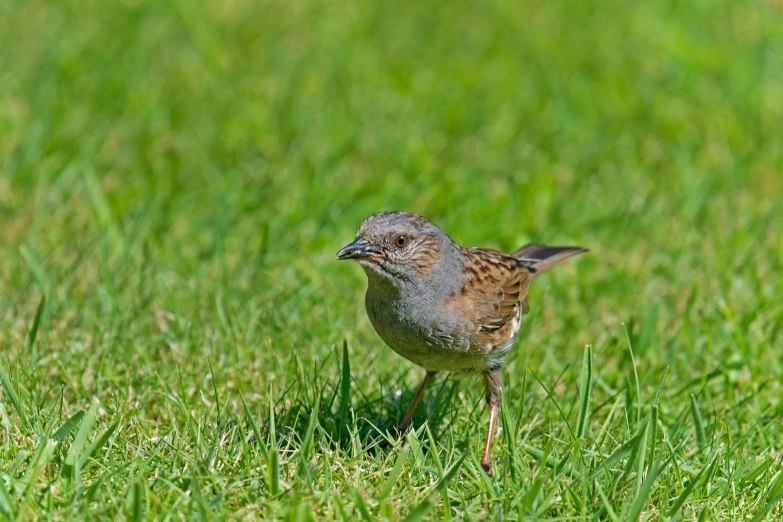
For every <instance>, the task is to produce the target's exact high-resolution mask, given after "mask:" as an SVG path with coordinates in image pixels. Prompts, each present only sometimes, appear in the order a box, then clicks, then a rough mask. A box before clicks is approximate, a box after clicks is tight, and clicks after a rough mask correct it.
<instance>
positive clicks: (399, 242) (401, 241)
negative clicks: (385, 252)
mask: <svg viewBox="0 0 783 522" xmlns="http://www.w3.org/2000/svg"><path fill="white" fill-rule="evenodd" d="M409 242H410V240H409V239H408V236H398V237H397V239H395V240H394V246H396V247H397V248H405V247H406V246H408V243H409Z"/></svg>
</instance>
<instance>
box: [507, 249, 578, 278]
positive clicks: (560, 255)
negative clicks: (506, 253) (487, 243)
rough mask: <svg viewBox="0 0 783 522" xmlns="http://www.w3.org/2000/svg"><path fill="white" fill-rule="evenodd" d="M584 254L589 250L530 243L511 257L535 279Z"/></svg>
mask: <svg viewBox="0 0 783 522" xmlns="http://www.w3.org/2000/svg"><path fill="white" fill-rule="evenodd" d="M585 252H589V250H587V249H586V248H582V247H558V246H548V245H538V244H535V243H531V244H529V245H525V246H523V247H522V248H520V249H519V250H517V251H516V252H514V253H513V254H511V255H512V256H514V257H515V258H517V259H518V260H519V262H520V263H521V264H522V265H524V266H525V267H526V268H527V269H528V271H529V272H530V279H535V278H536V277H538V276H540V275H541V274H543V273H544V272H547V271H549V270H550V269H551V268H552V267H553V266H555V265H559V264H560V263H561V262H563V261H565V260H566V259H568V258H569V257H573V256H576V255H579V254H583V253H585Z"/></svg>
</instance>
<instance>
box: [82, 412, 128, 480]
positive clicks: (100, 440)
mask: <svg viewBox="0 0 783 522" xmlns="http://www.w3.org/2000/svg"><path fill="white" fill-rule="evenodd" d="M119 425H120V421H114V422H113V423H112V424H111V425H110V426H109V427H108V428H107V429H106V430H105V431H104V432H103V433H101V434H100V435H98V436H97V437H96V438H95V440H94V441H93V442H92V444H90V445H89V447H88V448H87V449H86V450H85V452H84V453H83V454H82V456H81V457H79V469H83V468H84V465H85V464H86V463H87V461H88V460H89V459H90V457H92V456H93V455H97V454H98V452H99V451H101V449H103V447H104V446H105V445H106V443H108V442H109V439H110V438H111V436H112V435H114V432H115V431H116V430H117V427H118V426H119Z"/></svg>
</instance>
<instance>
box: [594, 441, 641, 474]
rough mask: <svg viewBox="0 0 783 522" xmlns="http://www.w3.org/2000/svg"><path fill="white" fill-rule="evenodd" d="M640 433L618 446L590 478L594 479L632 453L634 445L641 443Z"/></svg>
mask: <svg viewBox="0 0 783 522" xmlns="http://www.w3.org/2000/svg"><path fill="white" fill-rule="evenodd" d="M639 437H640V436H639V435H637V436H636V437H633V438H632V439H630V440H629V441H628V442H626V443H625V444H623V445H622V446H620V447H619V448H617V449H616V450H614V451H613V452H612V454H611V455H609V457H607V459H606V460H605V461H603V462H602V463H601V464H600V465H599V466H598V469H596V470H595V471H594V472H593V473H592V474H591V475H590V477H589V478H590V480H593V479H594V478H596V477H597V476H598V475H600V474H601V473H603V472H604V471H607V470H610V469H611V468H612V466H614V465H616V464H617V463H619V462H620V461H621V460H623V459H624V458H625V457H627V456H628V455H630V454H631V453H632V452H633V449H634V447H635V446H636V445H637V444H638V443H639Z"/></svg>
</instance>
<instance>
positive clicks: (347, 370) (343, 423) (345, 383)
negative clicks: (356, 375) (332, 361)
mask: <svg viewBox="0 0 783 522" xmlns="http://www.w3.org/2000/svg"><path fill="white" fill-rule="evenodd" d="M350 406H351V361H350V360H349V359H348V341H346V340H345V339H343V367H342V371H341V372H340V410H339V413H338V422H339V425H338V428H337V429H338V431H337V436H338V438H339V439H341V440H342V437H343V432H344V430H346V429H347V427H348V410H349V408H350Z"/></svg>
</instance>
